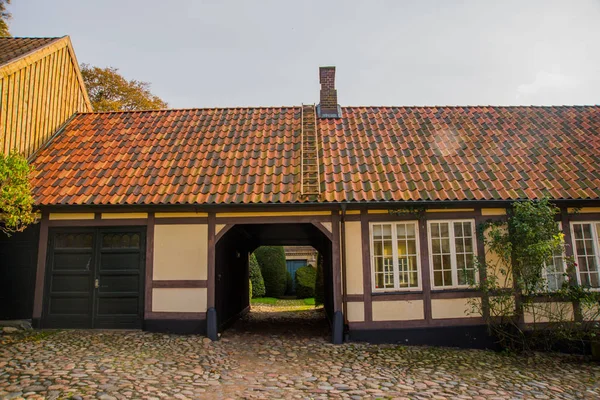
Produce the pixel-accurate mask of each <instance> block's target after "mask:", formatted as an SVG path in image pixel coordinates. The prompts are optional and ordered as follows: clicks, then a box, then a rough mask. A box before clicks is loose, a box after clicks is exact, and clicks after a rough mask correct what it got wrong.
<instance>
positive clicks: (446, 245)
mask: <svg viewBox="0 0 600 400" xmlns="http://www.w3.org/2000/svg"><path fill="white" fill-rule="evenodd" d="M442 253H446V254H450V239H442Z"/></svg>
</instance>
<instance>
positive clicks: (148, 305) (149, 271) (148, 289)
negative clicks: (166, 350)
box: [144, 213, 155, 319]
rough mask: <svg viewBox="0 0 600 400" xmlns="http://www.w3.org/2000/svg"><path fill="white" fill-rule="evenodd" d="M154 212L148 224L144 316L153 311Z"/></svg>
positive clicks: (146, 316)
mask: <svg viewBox="0 0 600 400" xmlns="http://www.w3.org/2000/svg"><path fill="white" fill-rule="evenodd" d="M154 221H155V220H154V213H149V214H148V221H147V225H146V272H145V274H146V283H145V287H144V318H146V319H147V318H148V313H151V312H152V280H153V275H154Z"/></svg>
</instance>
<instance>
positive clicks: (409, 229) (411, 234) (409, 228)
mask: <svg viewBox="0 0 600 400" xmlns="http://www.w3.org/2000/svg"><path fill="white" fill-rule="evenodd" d="M415 231H416V230H415V224H406V237H408V238H415V237H416V236H415V235H416V232H415Z"/></svg>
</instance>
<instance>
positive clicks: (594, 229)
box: [571, 222, 600, 288]
mask: <svg viewBox="0 0 600 400" xmlns="http://www.w3.org/2000/svg"><path fill="white" fill-rule="evenodd" d="M571 229H572V234H573V240H574V242H575V257H576V260H577V261H576V262H577V271H578V278H579V284H580V285H582V286H587V287H592V288H600V282H599V279H598V265H599V264H600V263H599V261H598V258H599V255H600V251H599V250H600V242H599V241H598V232H599V231H600V222H581V223H580V222H577V223H572V224H571Z"/></svg>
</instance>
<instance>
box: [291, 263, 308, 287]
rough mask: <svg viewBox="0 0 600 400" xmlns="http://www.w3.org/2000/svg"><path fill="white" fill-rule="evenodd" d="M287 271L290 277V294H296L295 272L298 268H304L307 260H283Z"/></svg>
mask: <svg viewBox="0 0 600 400" xmlns="http://www.w3.org/2000/svg"><path fill="white" fill-rule="evenodd" d="M285 264H286V266H287V270H288V272H289V273H290V275H292V293H291V294H295V293H296V270H297V269H298V268H300V267H305V266H306V265H307V264H308V263H307V260H285Z"/></svg>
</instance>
